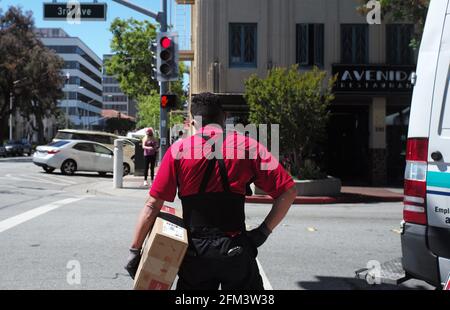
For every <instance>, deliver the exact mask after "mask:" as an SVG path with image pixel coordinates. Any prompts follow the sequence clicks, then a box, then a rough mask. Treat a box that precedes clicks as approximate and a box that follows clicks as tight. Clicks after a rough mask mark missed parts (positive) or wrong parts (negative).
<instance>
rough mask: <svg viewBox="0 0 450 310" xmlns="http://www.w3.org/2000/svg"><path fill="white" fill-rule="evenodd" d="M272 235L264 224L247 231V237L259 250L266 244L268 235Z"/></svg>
mask: <svg viewBox="0 0 450 310" xmlns="http://www.w3.org/2000/svg"><path fill="white" fill-rule="evenodd" d="M271 233H272V231H270V229H269V228H268V227H267V225H266V223H262V224H261V225H259V227H258V228H255V229H252V230H250V231H247V236H248V238H249V239H250V241H251V242H252V243H253V245H254V246H255V247H256V248H259V247H260V246H261V245H262V244H263V243H264V242H266V240H267V238H268V237H269V235H270V234H271Z"/></svg>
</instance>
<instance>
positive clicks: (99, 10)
mask: <svg viewBox="0 0 450 310" xmlns="http://www.w3.org/2000/svg"><path fill="white" fill-rule="evenodd" d="M106 10H107V6H106V3H80V4H79V5H78V4H76V2H75V1H74V2H72V3H70V2H69V3H54V2H52V3H44V20H57V21H61V20H67V19H68V18H69V19H71V18H79V20H80V21H105V20H106Z"/></svg>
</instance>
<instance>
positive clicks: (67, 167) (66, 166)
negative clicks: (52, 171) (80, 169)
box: [61, 159, 77, 175]
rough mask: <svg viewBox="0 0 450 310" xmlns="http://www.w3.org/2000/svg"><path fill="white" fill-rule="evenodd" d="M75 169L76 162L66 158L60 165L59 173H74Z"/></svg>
mask: <svg viewBox="0 0 450 310" xmlns="http://www.w3.org/2000/svg"><path fill="white" fill-rule="evenodd" d="M75 171H77V163H76V162H75V161H73V160H72V159H68V160H66V161H65V162H63V164H62V165H61V173H62V174H64V175H74V173H75Z"/></svg>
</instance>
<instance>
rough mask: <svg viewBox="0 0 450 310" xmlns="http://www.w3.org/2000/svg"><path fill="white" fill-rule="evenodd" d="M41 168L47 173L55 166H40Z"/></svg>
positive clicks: (53, 169)
mask: <svg viewBox="0 0 450 310" xmlns="http://www.w3.org/2000/svg"><path fill="white" fill-rule="evenodd" d="M42 169H44V171H45V172H47V173H52V172H53V171H55V168H52V167H42Z"/></svg>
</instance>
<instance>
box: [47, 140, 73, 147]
mask: <svg viewBox="0 0 450 310" xmlns="http://www.w3.org/2000/svg"><path fill="white" fill-rule="evenodd" d="M67 143H69V141H56V142H50V143H49V144H48V146H54V147H61V146H64V145H66V144H67Z"/></svg>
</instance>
